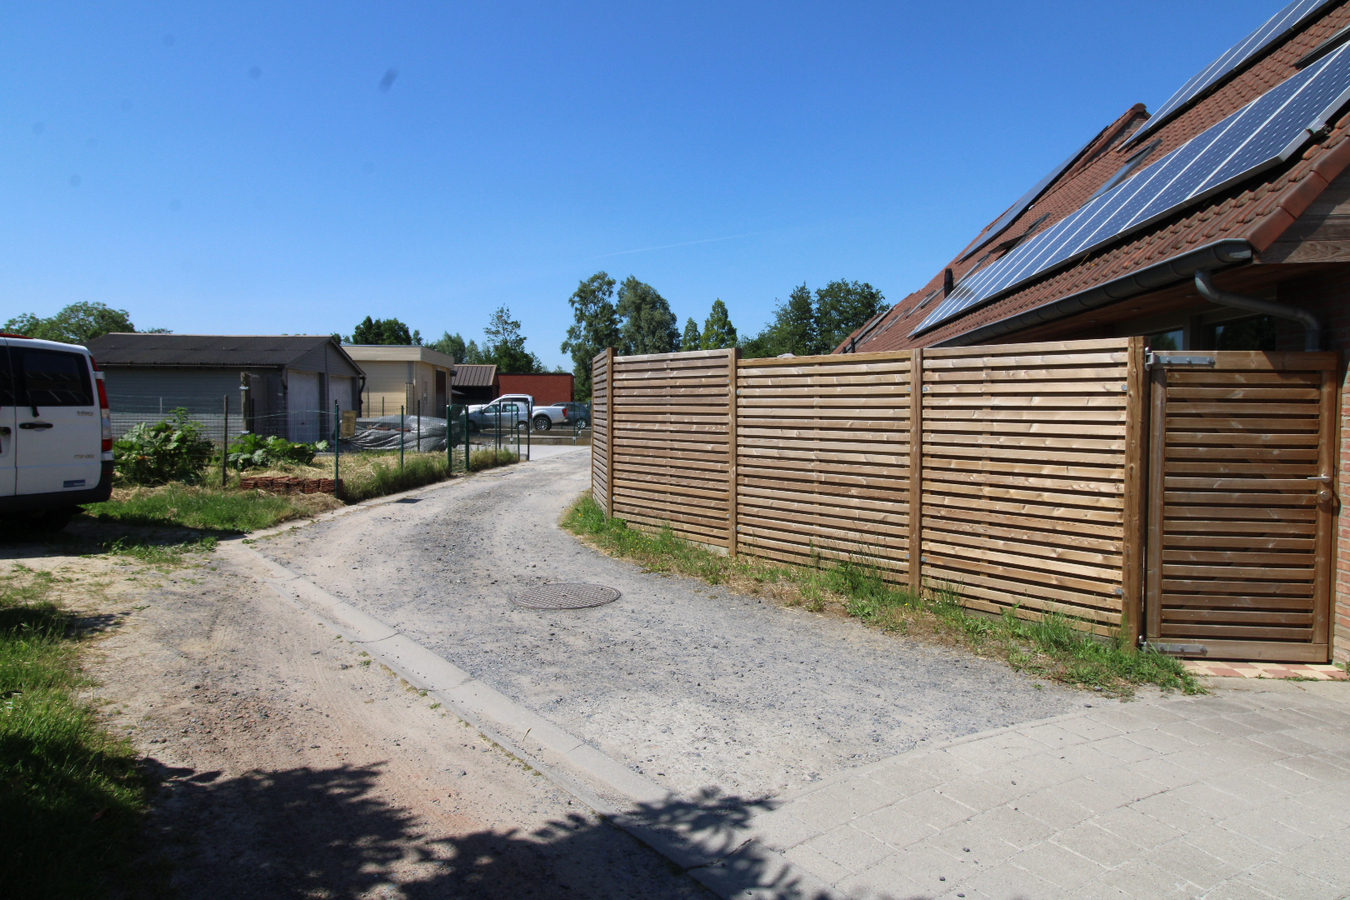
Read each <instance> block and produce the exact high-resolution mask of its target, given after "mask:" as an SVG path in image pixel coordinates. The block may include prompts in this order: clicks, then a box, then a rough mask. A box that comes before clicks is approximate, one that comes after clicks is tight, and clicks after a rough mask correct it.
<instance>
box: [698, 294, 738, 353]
mask: <svg viewBox="0 0 1350 900" xmlns="http://www.w3.org/2000/svg"><path fill="white" fill-rule="evenodd" d="M736 343H737V340H736V326H735V325H732V324H731V316H730V315H729V314H728V313H727V305H726V304H725V303H723V302H722V300H721V298H720V297H719V298H718V299H716V300H714V301H713V305H712V312H710V313H708V318H707V319H706V320H705V321H704V323H703V337H702V340H701V341H700V343H699V347H700V349H703V350H725V349H727V348H728V347H735V346H736Z"/></svg>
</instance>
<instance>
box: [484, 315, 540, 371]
mask: <svg viewBox="0 0 1350 900" xmlns="http://www.w3.org/2000/svg"><path fill="white" fill-rule="evenodd" d="M483 346H484V349H485V351H486V354H487V357H488V362H490V363H493V364H495V365H496V366H497V371H498V372H499V373H504V374H510V375H529V374H531V373H533V372H538V371H539V370H540V369H542V368H543V365H542V364H541V363H540V362H539V359H538V357H536V356H535V355H534V354H533V353H530V352H529V351H528V350H526V349H525V336H524V335H523V334H521V333H520V323H519V322H518V321H516V320H515V319H513V318H511V310H509V309H508V308H507V307H506V306H505V305H502V306H499V307H497V311H496V312H494V313H493V314H492V318H491V319H490V320H489V321H488V326H487V327H486V328H484V329H483Z"/></svg>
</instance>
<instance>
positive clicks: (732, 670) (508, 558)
mask: <svg viewBox="0 0 1350 900" xmlns="http://www.w3.org/2000/svg"><path fill="white" fill-rule="evenodd" d="M587 464H588V455H587V454H586V453H585V452H584V451H583V452H578V453H569V454H565V455H560V456H557V457H555V458H552V459H549V460H546V461H540V462H535V463H533V464H531V465H529V466H524V467H519V468H511V469H504V470H494V471H492V472H488V473H484V474H483V475H481V476H479V477H476V478H473V479H469V480H466V481H464V482H460V483H456V484H452V485H450V486H447V487H444V488H440V489H437V490H435V491H431V492H427V493H424V494H422V495H421V499H420V501H418V502H413V503H400V504H386V505H382V506H373V507H369V508H366V509H363V510H360V511H355V512H352V513H350V514H348V515H345V516H343V517H341V518H336V519H332V520H329V521H324V522H318V523H315V524H313V525H311V526H309V527H306V528H301V529H296V530H294V531H290V532H286V533H282V534H279V535H276V536H273V537H270V538H268V539H265V540H261V541H259V542H258V543H257V544H255V545H254V546H255V548H256V549H257V550H259V551H260V552H261V553H263V554H264V555H266V556H267V557H269V558H271V559H273V560H275V561H276V562H279V563H281V564H283V565H285V566H286V567H288V568H289V569H291V570H292V571H294V572H298V573H300V574H302V575H303V576H305V577H306V578H308V579H310V580H312V581H313V582H314V583H315V584H317V585H318V586H319V587H321V588H323V589H324V590H325V591H327V592H329V593H331V594H333V595H335V596H337V597H340V598H341V599H343V600H345V601H347V602H349V603H351V604H353V605H355V606H357V607H358V608H360V609H361V610H363V611H364V612H367V613H369V614H370V615H373V616H374V617H376V618H377V619H379V620H380V621H381V622H383V623H385V624H387V625H388V626H390V627H392V628H394V629H397V630H398V631H400V632H401V633H403V634H404V635H406V636H407V637H409V638H411V639H412V640H414V641H417V642H418V643H420V644H421V645H423V646H425V647H427V648H429V649H431V650H433V651H434V652H436V653H437V654H439V655H440V656H441V657H443V658H444V659H446V660H449V661H450V662H452V663H454V664H455V665H457V666H459V667H460V668H462V669H464V670H466V671H468V672H469V673H471V674H472V675H473V676H474V677H476V678H479V679H482V680H483V681H484V682H486V683H488V684H489V685H491V687H493V688H495V689H496V690H498V691H501V692H502V693H504V694H506V695H507V696H508V697H510V698H511V699H512V700H514V701H515V702H516V703H518V704H521V705H523V706H526V707H528V708H530V709H532V710H534V711H535V712H537V713H539V714H541V715H543V716H544V717H545V718H547V719H549V720H550V721H551V722H552V723H553V724H555V725H557V726H559V727H561V728H563V729H564V730H565V731H567V732H569V733H570V734H572V735H575V736H577V737H578V738H581V739H582V740H585V741H587V742H589V743H590V744H591V745H592V746H594V747H596V748H597V749H599V750H601V751H602V752H604V753H605V754H607V755H608V756H610V757H611V758H613V759H616V760H619V761H621V762H622V763H624V764H625V765H627V766H629V767H630V768H631V769H632V770H633V771H635V772H638V773H641V774H642V775H644V776H646V777H647V778H650V779H651V780H652V781H654V782H656V783H657V784H659V785H660V786H662V787H664V788H666V789H667V790H669V791H672V792H674V793H675V794H677V795H680V796H684V797H690V796H694V795H696V794H698V793H699V792H701V791H703V790H704V789H705V788H709V787H713V788H716V789H718V790H721V791H724V792H729V793H732V794H736V795H740V796H744V797H754V796H764V795H770V796H777V795H782V794H784V793H788V792H791V791H793V790H797V789H800V788H802V787H804V786H806V785H809V784H811V783H813V782H815V781H818V780H819V779H821V778H826V777H829V776H831V775H833V774H835V773H838V772H841V771H844V770H846V769H848V768H852V767H854V766H858V765H861V764H864V763H867V762H871V761H874V760H878V759H882V758H885V757H889V756H892V755H894V754H896V753H900V752H903V751H905V750H909V749H912V748H914V747H916V746H921V745H922V744H923V743H924V742H926V741H936V740H941V739H946V738H952V737H958V736H961V735H965V734H972V733H975V732H979V731H984V730H986V729H989V728H994V727H998V726H1002V725H1009V724H1013V723H1017V722H1023V721H1028V720H1033V719H1040V718H1045V717H1048V716H1053V715H1057V714H1060V713H1063V712H1067V711H1069V710H1071V709H1074V708H1079V707H1081V706H1082V705H1083V704H1084V702H1085V698H1084V696H1083V695H1082V694H1081V693H1078V692H1074V691H1069V690H1065V689H1062V688H1059V687H1056V686H1054V685H1051V684H1045V683H1037V682H1036V681H1034V680H1033V679H1030V678H1026V677H1023V676H1020V675H1018V674H1016V673H1014V672H1012V671H1010V670H1009V669H1008V668H1007V667H1006V666H1005V665H1002V664H1000V663H996V662H994V661H990V660H982V659H978V658H973V657H971V656H970V655H968V654H965V653H961V652H957V651H952V650H947V649H945V648H941V647H936V646H932V645H929V644H924V643H921V642H918V641H906V640H902V639H897V638H894V637H891V636H887V635H883V634H880V633H879V632H877V631H875V630H871V629H868V628H866V627H864V626H862V625H861V624H859V623H857V622H855V621H842V620H839V619H835V618H830V617H825V616H820V615H816V614H813V613H810V612H807V611H805V610H802V609H782V608H779V607H776V606H774V605H773V604H772V603H770V602H768V601H765V600H762V599H761V598H757V597H752V596H745V595H737V594H733V593H730V592H728V591H726V590H724V589H721V588H713V587H709V586H708V585H705V584H703V583H701V582H696V581H693V580H691V579H687V578H681V577H661V576H656V575H652V574H649V573H645V572H642V571H641V570H640V569H639V568H638V567H636V566H634V565H632V564H630V563H627V562H623V561H619V560H613V559H610V558H608V557H605V556H602V555H601V554H599V553H596V552H594V551H592V550H590V549H588V548H586V547H584V546H582V545H581V544H579V543H578V542H577V541H576V540H575V539H574V538H573V537H572V536H571V535H569V534H567V533H565V532H563V531H562V530H561V529H559V528H558V527H557V525H556V522H557V520H558V518H559V516H560V514H561V513H562V511H563V509H564V508H565V507H566V505H567V504H568V503H569V502H571V500H572V499H573V498H575V497H576V496H577V495H578V494H579V493H580V492H581V491H582V490H584V489H585V488H586V487H588V486H589V485H588V472H589V469H588V465H587ZM544 582H590V583H599V584H604V585H608V586H612V587H615V588H618V589H619V590H620V591H622V592H623V596H622V598H621V599H620V600H619V601H618V602H616V603H613V604H610V605H607V606H602V607H598V608H594V609H587V610H574V611H554V612H548V611H539V610H529V609H521V608H518V607H515V606H513V605H512V604H511V602H510V600H509V595H510V594H511V593H512V592H514V591H517V590H520V589H521V588H524V587H527V586H533V585H538V584H541V583H544ZM1086 702H1095V703H1097V704H1098V705H1100V704H1101V703H1103V702H1110V701H1101V700H1100V699H1097V700H1093V699H1091V698H1087V701H1086Z"/></svg>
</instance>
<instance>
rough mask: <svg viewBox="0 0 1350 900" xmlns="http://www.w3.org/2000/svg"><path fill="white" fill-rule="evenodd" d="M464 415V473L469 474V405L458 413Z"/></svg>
mask: <svg viewBox="0 0 1350 900" xmlns="http://www.w3.org/2000/svg"><path fill="white" fill-rule="evenodd" d="M460 415H462V416H463V417H464V474H465V475H467V474H469V407H467V406H465V407H464V410H463V411H462V412H461V413H460Z"/></svg>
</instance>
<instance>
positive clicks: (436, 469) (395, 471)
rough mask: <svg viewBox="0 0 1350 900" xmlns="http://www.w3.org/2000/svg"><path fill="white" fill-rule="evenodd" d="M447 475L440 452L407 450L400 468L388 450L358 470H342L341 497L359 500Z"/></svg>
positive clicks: (443, 458)
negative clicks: (411, 452)
mask: <svg viewBox="0 0 1350 900" xmlns="http://www.w3.org/2000/svg"><path fill="white" fill-rule="evenodd" d="M450 477H451V473H450V471H449V469H448V467H447V465H446V459H445V454H444V453H419V454H416V455H413V454H408V455H407V456H406V457H405V458H404V461H403V467H402V468H400V467H399V464H398V457H397V454H391V455H390V456H389V457H388V458H386V459H381V460H380V461H378V462H374V463H373V464H372V465H369V466H364V467H362V469H361V470H359V471H354V472H352V473H351V474H344V475H343V479H342V484H343V495H342V499H343V500H344V501H346V502H347V503H360V502H361V501H362V500H370V499H371V498H373V497H384V496H387V495H389V494H397V493H400V492H402V491H408V490H412V489H413V488H418V487H422V486H423V485H428V484H435V483H436V482H438V481H445V480H446V479H448V478H450Z"/></svg>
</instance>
